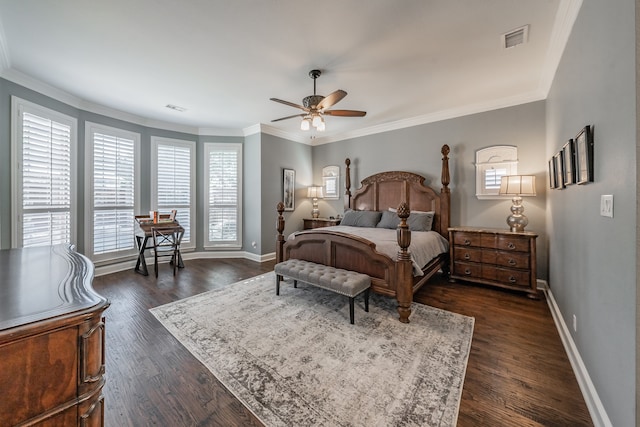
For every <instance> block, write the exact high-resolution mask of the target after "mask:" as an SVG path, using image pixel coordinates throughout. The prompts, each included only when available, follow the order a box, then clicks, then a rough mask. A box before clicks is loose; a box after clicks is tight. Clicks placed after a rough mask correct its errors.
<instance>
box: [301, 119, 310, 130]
mask: <svg viewBox="0 0 640 427" xmlns="http://www.w3.org/2000/svg"><path fill="white" fill-rule="evenodd" d="M310 128H311V121H310V120H309V118H307V117H305V118H304V119H302V121H301V122H300V130H309V129H310Z"/></svg>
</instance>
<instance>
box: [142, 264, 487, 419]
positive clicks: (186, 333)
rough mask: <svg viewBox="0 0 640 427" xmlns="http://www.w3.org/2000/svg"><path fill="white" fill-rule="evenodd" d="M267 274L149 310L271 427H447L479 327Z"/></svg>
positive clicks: (377, 298) (448, 315) (383, 299)
mask: <svg viewBox="0 0 640 427" xmlns="http://www.w3.org/2000/svg"><path fill="white" fill-rule="evenodd" d="M395 307H396V302H395V299H393V298H388V297H383V296H379V295H376V294H372V295H371V300H370V306H369V309H370V311H369V312H368V313H367V312H365V311H364V301H363V300H362V297H361V296H360V297H358V298H357V299H356V309H355V324H354V325H351V324H350V323H349V303H348V298H347V297H344V296H342V295H337V294H335V293H332V292H328V291H324V290H322V289H319V288H316V287H313V286H310V285H306V284H304V283H300V282H299V283H298V287H297V288H294V287H293V284H292V282H291V281H289V280H288V281H285V282H283V283H281V288H280V296H276V295H275V275H274V273H267V274H264V275H261V276H257V277H254V278H252V279H249V280H245V281H242V282H238V283H234V284H232V285H228V286H226V287H224V288H221V289H218V290H213V291H209V292H206V293H203V294H200V295H196V296H193V297H190V298H186V299H183V300H180V301H176V302H173V303H170V304H166V305H163V306H160V307H156V308H153V309H151V312H152V313H153V314H154V315H155V316H156V318H157V319H158V320H159V321H160V322H161V323H162V324H163V325H164V326H165V327H166V328H167V329H168V330H169V331H170V332H171V333H172V334H173V335H174V336H175V337H176V338H177V339H178V341H180V343H182V345H184V346H185V347H186V348H187V349H188V350H189V351H190V352H191V353H192V354H193V355H194V356H195V357H196V358H198V360H200V361H201V362H202V363H203V364H204V365H205V366H206V367H207V368H208V369H209V370H210V371H211V372H212V373H213V374H214V375H215V376H216V377H217V378H218V379H219V380H220V381H221V382H222V383H223V384H224V385H225V386H226V387H227V388H228V389H229V390H230V391H231V392H232V393H233V394H234V395H235V396H236V397H237V398H238V399H239V400H240V401H242V402H243V403H244V405H245V406H247V407H248V408H249V409H250V410H251V411H252V412H253V413H254V414H255V415H256V416H257V417H258V418H259V419H260V420H261V421H262V422H263V423H264V424H265V425H267V426H454V425H455V424H456V420H457V417H458V408H459V404H460V396H461V394H462V385H463V382H464V375H465V370H466V366H467V360H468V356H469V349H470V346H471V339H472V334H473V325H474V319H473V318H471V317H466V316H462V315H459V314H455V313H450V312H448V311H444V310H439V309H436V308H432V307H428V306H425V305H421V304H417V303H414V304H413V305H412V314H411V317H410V321H411V323H409V324H404V323H400V322H399V321H398V314H397V312H396V308H395Z"/></svg>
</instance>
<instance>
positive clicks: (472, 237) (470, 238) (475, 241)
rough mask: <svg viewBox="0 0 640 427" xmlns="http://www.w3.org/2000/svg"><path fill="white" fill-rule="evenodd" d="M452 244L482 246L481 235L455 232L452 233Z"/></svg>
mask: <svg viewBox="0 0 640 427" xmlns="http://www.w3.org/2000/svg"><path fill="white" fill-rule="evenodd" d="M453 244H454V245H456V246H478V247H479V246H482V243H481V235H480V234H478V233H464V232H456V233H454V234H453Z"/></svg>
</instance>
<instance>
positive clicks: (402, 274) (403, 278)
mask: <svg viewBox="0 0 640 427" xmlns="http://www.w3.org/2000/svg"><path fill="white" fill-rule="evenodd" d="M410 214H411V211H410V210H409V205H408V204H407V203H406V202H402V203H400V205H399V206H398V216H399V217H400V224H399V225H398V231H397V236H398V246H400V250H399V251H398V260H397V262H396V299H397V300H398V313H399V314H400V321H401V322H402V323H409V316H410V315H411V302H412V301H413V266H412V264H411V254H410V253H409V245H410V244H411V231H410V230H409V226H408V225H407V218H409V215H410Z"/></svg>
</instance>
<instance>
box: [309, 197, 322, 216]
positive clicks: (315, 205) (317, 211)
mask: <svg viewBox="0 0 640 427" xmlns="http://www.w3.org/2000/svg"><path fill="white" fill-rule="evenodd" d="M311 218H320V209H318V199H317V198H315V197H314V198H313V209H312V210H311Z"/></svg>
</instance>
